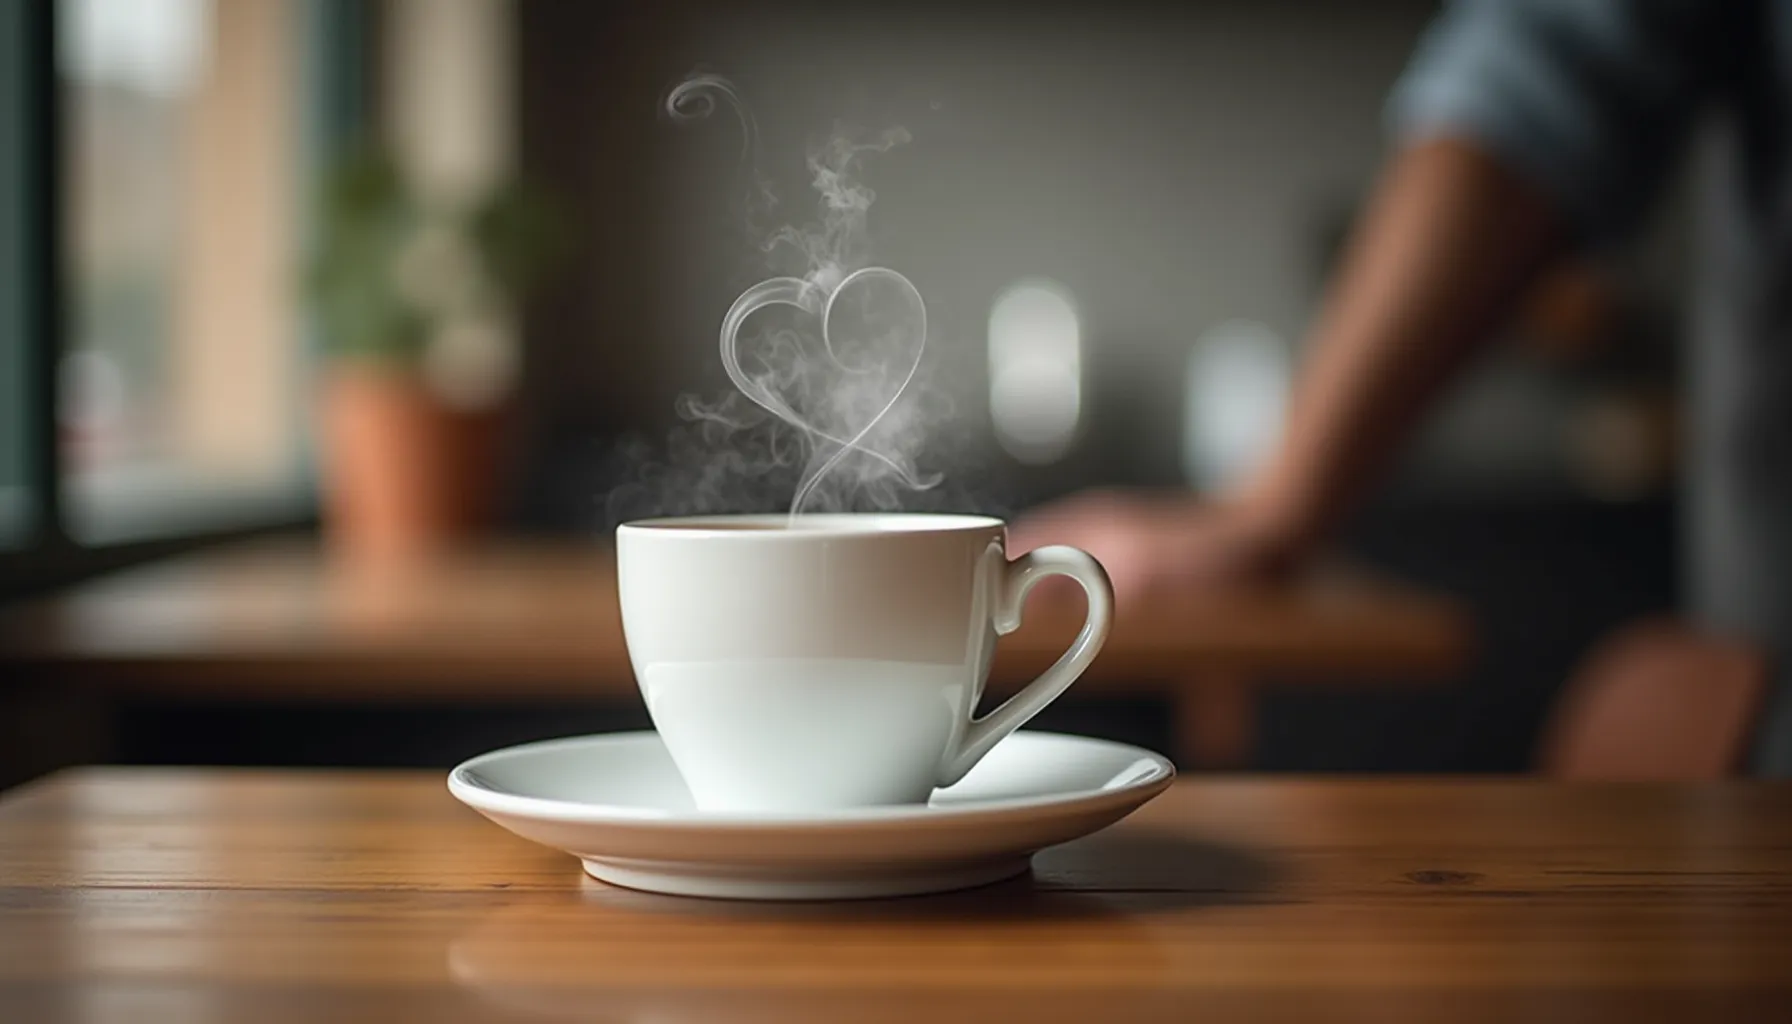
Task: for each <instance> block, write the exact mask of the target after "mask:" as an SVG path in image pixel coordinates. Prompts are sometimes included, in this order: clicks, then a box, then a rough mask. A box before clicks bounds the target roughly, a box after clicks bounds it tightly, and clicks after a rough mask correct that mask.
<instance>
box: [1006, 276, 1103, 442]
mask: <svg viewBox="0 0 1792 1024" xmlns="http://www.w3.org/2000/svg"><path fill="white" fill-rule="evenodd" d="M1082 389H1083V368H1082V325H1081V323H1080V321H1079V320H1078V319H1077V313H1076V306H1075V305H1074V304H1073V303H1072V301H1071V298H1070V292H1069V291H1068V290H1067V289H1065V288H1064V287H1063V286H1062V285H1059V284H1056V283H1054V282H1051V281H1022V282H1020V283H1018V284H1016V285H1014V286H1012V287H1010V288H1009V289H1008V290H1007V291H1004V292H1003V293H1002V294H1001V295H1000V296H999V297H997V299H996V301H995V305H994V306H992V307H991V308H990V311H989V415H990V419H991V420H993V421H994V424H995V430H996V440H997V441H999V442H1000V443H1001V445H1002V448H1003V449H1004V450H1005V451H1007V452H1008V454H1010V455H1012V456H1014V457H1015V458H1016V459H1018V460H1020V461H1021V462H1026V463H1032V464H1044V463H1049V462H1053V461H1056V460H1057V459H1059V458H1061V457H1062V456H1063V455H1064V453H1065V452H1066V451H1068V450H1069V448H1070V444H1071V442H1072V441H1074V440H1075V439H1076V428H1077V423H1078V421H1079V420H1080V418H1081V415H1082V401H1083V397H1082V396H1083V391H1082Z"/></svg>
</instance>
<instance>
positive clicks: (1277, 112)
mask: <svg viewBox="0 0 1792 1024" xmlns="http://www.w3.org/2000/svg"><path fill="white" fill-rule="evenodd" d="M593 6H596V5H556V4H551V3H543V2H541V0H536V2H534V3H530V4H526V5H524V11H523V17H524V19H525V23H524V31H523V33H522V37H523V40H524V47H525V51H524V61H523V66H524V68H525V82H524V103H525V145H526V147H528V149H529V151H530V153H531V154H532V157H533V162H534V163H535V165H536V166H540V167H543V168H545V169H546V170H547V171H548V173H549V174H550V175H551V176H553V177H554V178H555V179H556V180H557V183H558V184H560V185H561V186H562V187H563V188H566V187H570V188H573V189H575V190H576V191H577V195H578V198H579V199H580V201H581V203H582V206H583V210H582V216H584V217H585V218H587V221H586V227H587V228H588V229H590V230H591V231H592V232H594V233H595V234H596V235H597V241H596V242H595V244H594V246H593V250H592V251H591V252H589V253H587V254H586V258H585V260H584V262H583V263H582V264H581V266H580V268H579V270H578V273H577V274H576V275H574V276H575V281H573V282H571V284H570V286H569V287H567V288H564V289H562V293H561V294H560V295H558V296H557V297H556V298H555V299H554V300H553V302H552V303H551V304H550V306H549V307H547V309H546V310H545V311H544V313H543V315H542V316H538V317H537V319H536V329H535V331H534V334H535V338H534V341H535V350H534V360H533V367H532V369H533V372H534V380H533V384H532V387H533V393H534V394H535V395H536V396H537V397H539V398H540V399H541V400H542V408H541V409H539V410H538V411H537V415H539V416H545V417H547V418H549V419H553V418H556V417H557V418H558V419H559V421H560V422H561V423H562V424H566V423H571V424H577V425H578V426H577V427H575V429H583V428H584V427H585V426H590V427H591V428H592V429H598V430H601V429H612V428H616V427H619V426H623V425H639V424H644V423H649V422H652V421H654V420H656V419H657V420H662V421H663V420H664V419H666V418H668V417H669V414H670V410H671V405H672V401H673V398H674V397H675V396H676V394H678V393H679V392H680V391H685V390H693V389H695V390H704V391H711V392H713V391H715V390H717V389H719V388H721V387H722V386H723V384H724V383H725V382H723V381H722V378H721V374H720V371H719V368H718V367H716V365H715V361H716V360H715V356H714V334H715V328H716V325H717V323H718V321H719V319H720V317H721V315H722V313H723V311H724V310H725V309H726V308H727V306H728V304H729V302H730V301H731V300H732V299H733V297H734V295H735V294H736V293H737V292H738V290H739V289H740V288H741V287H742V286H743V285H744V284H747V283H750V282H751V281H753V280H756V279H757V277H758V276H761V274H760V273H759V272H760V271H761V270H762V268H763V263H762V262H760V260H761V259H762V258H761V257H759V256H758V254H757V253H755V252H754V250H753V249H752V248H751V246H750V245H749V244H748V241H749V238H748V233H747V232H746V231H745V230H744V226H743V225H742V224H741V222H740V218H739V216H738V215H737V214H736V212H735V211H734V210H732V209H731V207H730V203H731V201H732V200H733V199H734V198H735V197H737V196H738V195H739V194H740V193H739V189H740V177H739V175H738V173H737V171H738V169H737V167H736V166H735V165H734V158H735V156H736V155H737V150H736V147H737V145H738V135H737V134H736V130H735V128H734V126H733V125H732V124H731V123H730V122H729V121H727V120H725V119H721V120H717V121H715V122H713V123H709V124H699V125H674V124H671V123H668V122H666V121H663V120H661V119H658V118H657V117H656V116H655V102H656V99H657V97H658V95H659V94H661V93H662V92H663V90H665V89H666V88H667V87H669V86H670V85H672V84H673V83H675V82H677V81H678V80H679V79H680V78H681V77H682V76H683V75H684V74H685V73H686V72H688V71H689V70H690V69H691V68H692V67H693V66H695V65H698V64H702V65H704V66H706V67H708V68H711V69H714V70H716V71H718V72H722V73H724V74H727V75H728V76H729V77H731V78H733V79H734V80H735V81H736V82H737V83H738V84H739V85H740V86H741V87H742V89H743V90H744V91H745V93H746V94H747V96H748V98H749V100H750V101H751V103H752V105H753V110H754V113H755V115H756V117H757V118H758V121H759V125H760V128H761V132H762V161H763V164H764V166H765V167H766V169H767V170H768V171H770V172H772V173H773V175H774V178H775V181H776V183H777V185H778V190H779V193H780V195H781V196H782V197H783V198H784V199H785V201H786V203H785V207H784V212H785V213H787V214H789V213H795V212H797V211H801V212H803V213H804V214H807V213H809V212H810V211H812V209H813V206H812V205H811V203H810V198H811V197H810V194H809V193H808V192H807V191H806V189H805V187H804V181H805V176H804V172H803V167H802V160H803V155H804V150H805V145H806V142H807V140H808V139H810V138H811V137H813V136H815V135H816V134H818V133H823V132H826V131H827V130H829V128H830V126H831V125H832V123H833V122H834V120H835V119H845V120H847V121H850V122H853V123H856V124H859V125H863V126H865V127H868V128H882V127H886V126H889V125H895V124H900V125H902V126H904V127H906V128H907V129H908V130H909V131H910V132H911V133H912V135H913V141H912V143H910V144H909V145H907V146H906V147H903V148H902V149H899V150H897V151H894V152H892V153H890V154H888V155H885V156H882V157H873V158H872V159H871V162H870V163H869V164H868V165H867V166H868V175H867V177H868V179H869V181H870V183H871V184H872V185H873V186H874V187H875V188H876V190H877V192H878V198H877V201H876V204H875V206H874V208H873V210H872V216H871V234H872V244H873V248H874V252H875V255H876V257H877V259H878V262H882V263H885V264H887V265H889V266H892V267H894V268H896V269H899V270H901V271H903V272H904V273H906V274H907V275H909V276H910V277H911V278H912V279H913V280H914V281H915V283H916V284H917V286H918V287H919V288H920V289H921V291H922V293H923V294H924V295H925V297H926V299H927V301H928V303H929V308H930V311H931V313H932V315H933V322H934V324H935V331H934V339H935V345H936V348H935V350H934V358H935V359H937V360H939V363H938V367H937V368H938V369H940V370H942V371H943V374H942V376H943V378H944V379H946V380H949V381H950V382H951V387H952V388H953V389H954V391H955V392H956V394H955V395H954V397H955V399H956V400H957V401H958V403H959V406H960V412H961V413H962V414H963V415H964V417H965V422H967V423H969V424H972V425H974V427H975V429H977V430H981V431H986V430H987V426H986V415H985V414H984V413H983V409H984V405H983V403H984V401H985V397H984V388H985V387H986V374H985V369H984V365H985V364H984V360H985V354H984V350H983V347H982V345H983V327H984V318H985V317H986V315H987V312H988V308H989V304H990V302H991V301H992V300H993V298H994V297H995V296H996V294H997V293H998V292H999V291H1000V290H1001V289H1002V288H1003V287H1004V286H1006V285H1007V284H1008V283H1010V282H1012V281H1013V280H1015V279H1016V278H1020V277H1024V276H1030V275H1045V276H1049V277H1052V278H1056V279H1058V280H1059V281H1061V282H1062V283H1063V284H1065V285H1067V286H1068V287H1069V288H1070V290H1071V291H1072V292H1073V293H1074V294H1075V296H1076V298H1077V300H1078V303H1079V305H1080V307H1081V311H1082V314H1083V321H1084V329H1085V339H1086V341H1085V345H1086V352H1087V353H1088V359H1089V363H1090V366H1089V371H1088V372H1089V373H1090V375H1091V377H1092V380H1091V384H1092V388H1093V391H1094V392H1095V394H1094V402H1095V408H1093V409H1092V410H1091V412H1092V414H1093V415H1094V417H1095V420H1096V422H1095V424H1094V426H1095V428H1096V429H1095V430H1094V431H1093V432H1092V435H1091V436H1090V437H1089V438H1088V441H1087V443H1086V444H1085V445H1084V449H1085V450H1084V451H1082V452H1080V453H1079V454H1078V455H1077V457H1075V458H1073V459H1072V460H1071V462H1070V463H1069V464H1068V465H1067V466H1066V467H1064V468H1062V469H1061V470H1060V471H1059V472H1058V473H1057V474H1056V476H1055V477H1052V479H1051V481H1050V482H1051V483H1052V484H1053V485H1055V486H1056V485H1068V484H1069V483H1073V482H1076V481H1075V480H1072V479H1066V477H1084V476H1099V475H1107V476H1115V475H1127V474H1131V475H1135V476H1136V475H1143V476H1146V477H1154V476H1162V475H1164V474H1165V473H1166V472H1169V471H1168V470H1166V468H1165V467H1166V465H1167V466H1173V465H1174V463H1175V460H1176V453H1175V451H1174V448H1175V444H1176V437H1177V430H1178V421H1177V417H1178V411H1177V410H1178V408H1179V406H1178V401H1179V383H1180V380H1181V370H1180V367H1181V364H1182V359H1183V354H1184V353H1185V352H1186V350H1187V346H1188V345H1189V343H1190V342H1191V341H1192V340H1193V339H1194V337H1195V336H1196V335H1197V334H1198V333H1199V332H1200V331H1202V330H1203V329H1204V328H1206V327H1208V326H1210V325H1212V324H1215V323H1218V322H1220V321H1223V320H1227V319H1231V318H1235V317H1245V318H1250V319H1254V320H1259V321H1262V322H1264V323H1266V324H1268V325H1270V326H1271V327H1273V328H1274V329H1275V330H1276V331H1278V332H1280V333H1281V334H1283V335H1284V336H1286V337H1289V338H1290V339H1295V338H1298V335H1299V333H1300V331H1301V330H1302V328H1303V326H1304V324H1305V323H1306V321H1307V319H1308V316H1309V315H1310V311H1311V309H1312V306H1313V304H1314V301H1315V298H1316V288H1317V282H1318V274H1319V262H1320V259H1321V256H1322V252H1323V249H1324V245H1325V242H1326V235H1327V232H1328V229H1330V228H1331V227H1333V226H1335V222H1336V220H1337V218H1339V217H1340V216H1341V215H1342V214H1343V212H1345V211H1347V210H1348V208H1349V205H1350V204H1351V203H1352V202H1353V201H1354V200H1355V199H1356V198H1357V197H1358V196H1359V194H1360V192H1361V190H1362V189H1363V188H1364V187H1365V186H1366V185H1367V184H1368V182H1369V181H1370V180H1371V178H1372V175H1373V172H1374V170H1375V167H1376V165H1377V163H1378V160H1379V159H1380V156H1381V154H1382V152H1383V147H1384V145H1385V141H1386V140H1385V135H1384V132H1383V129H1382V124H1381V104H1382V101H1383V98H1384V96H1385V94H1386V92H1387V90H1388V87H1389V86H1390V84H1391V83H1392V81H1393V79H1394V78H1395V76H1396V75H1397V73H1398V71H1399V69H1400V68H1401V66H1402V63H1403V61H1404V59H1405V56H1406V54H1407V52H1408V51H1409V50H1410V48H1411V46H1412V44H1413V42H1414V40H1415V38H1416V36H1417V34H1418V33H1419V31H1420V30H1421V28H1422V27H1423V25H1424V22H1425V20H1426V18H1427V17H1428V16H1429V14H1430V13H1431V11H1432V10H1433V8H1434V5H1433V4H1430V3H1418V2H1398V3H1394V2H1386V3H1373V4H1328V3H1300V2H1266V3H1237V2H1228V3H1212V2H1208V3H1194V4H1189V5H1187V6H1186V7H1185V8H1180V9H1173V10H1169V11H1157V10H1153V9H1152V8H1151V7H1149V6H1145V5H1128V4H1124V3H1122V4H1108V5H1085V6H1083V7H1081V8H1075V9H1067V10H1065V11H1064V12H1062V13H1060V12H1058V11H1056V10H1049V9H1046V5H1035V6H1034V8H1032V9H1028V8H1023V7H1019V6H1013V5H1000V6H997V5H987V4H986V5H962V6H964V7H970V8H972V9H971V10H964V9H951V8H944V7H942V8H940V9H938V10H933V9H929V8H928V7H927V6H926V5H922V6H920V7H916V6H913V5H910V6H908V7H906V8H904V9H903V11H902V12H900V13H890V12H888V11H884V12H877V11H873V10H872V9H870V8H869V7H863V6H857V5H851V4H848V5H844V6H842V5H839V4H836V5H832V6H830V7H827V8H797V9H788V8H781V9H780V10H778V11H776V12H772V11H765V10H758V11H755V10H753V8H762V7H765V6H766V5H711V6H707V7H705V6H703V5H699V7H697V8H695V9H693V8H679V9H677V10H676V11H670V12H668V11H658V10H653V9H650V8H649V7H648V6H647V5H640V6H638V7H635V8H633V13H628V14H623V15H618V14H615V13H604V12H599V11H593V10H592V9H591V8H592V7H593ZM568 8H574V9H568ZM576 8H583V10H576ZM743 8H744V9H743ZM597 406H602V407H603V408H602V410H601V411H600V410H598V409H597V408H595V407H597ZM1152 438H1155V439H1156V440H1157V444H1158V445H1160V446H1161V447H1162V449H1163V451H1162V452H1160V453H1158V455H1156V456H1154V457H1153V458H1154V459H1155V461H1153V458H1148V459H1146V460H1144V463H1137V460H1132V461H1129V460H1128V459H1127V458H1125V457H1123V452H1125V451H1130V450H1131V448H1132V447H1133V446H1132V444H1131V442H1132V441H1134V440H1137V439H1152ZM1048 476H1051V475H1050V474H1048Z"/></svg>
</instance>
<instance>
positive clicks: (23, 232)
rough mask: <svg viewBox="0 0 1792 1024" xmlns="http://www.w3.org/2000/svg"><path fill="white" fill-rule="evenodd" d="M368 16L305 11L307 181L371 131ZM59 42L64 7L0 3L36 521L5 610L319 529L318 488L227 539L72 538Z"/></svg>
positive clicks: (18, 559) (357, 4)
mask: <svg viewBox="0 0 1792 1024" xmlns="http://www.w3.org/2000/svg"><path fill="white" fill-rule="evenodd" d="M371 6H372V5H369V4H366V3H363V2H361V0H307V2H306V5H305V20H306V24H305V25H304V32H305V34H306V37H307V40H308V42H309V43H310V44H311V45H309V46H307V47H306V56H305V59H304V62H303V67H304V72H303V81H302V82H301V84H300V90H301V97H302V103H303V104H304V107H305V110H304V112H303V117H302V131H303V133H304V147H303V150H304V158H305V160H306V162H307V164H308V165H309V166H308V171H313V172H314V171H316V170H318V169H320V168H322V167H324V166H326V165H328V164H329V163H331V162H333V161H334V160H335V159H337V157H338V156H339V154H341V153H342V152H343V151H344V150H345V149H346V148H347V147H348V146H350V145H351V144H352V143H353V141H354V140H355V139H356V138H357V137H358V136H359V135H360V134H361V133H362V132H363V131H364V130H365V127H366V124H367V111H368V108H369V103H368V96H369V89H368V83H369V82H370V81H371V80H372V77H371V75H370V74H369V69H368V65H367V62H368V59H369V55H370V54H371V52H372V47H371V46H370V45H369V37H370V30H371V28H372V26H371V23H370V15H371V12H370V11H369V8H370V7H371ZM56 43H57V26H56V3H55V0H17V2H8V3H5V4H0V103H3V104H7V105H8V106H9V107H11V108H12V109H13V110H16V111H17V112H18V115H19V116H18V121H17V123H18V126H19V135H20V139H19V142H20V143H21V145H20V146H19V148H18V149H17V151H16V152H17V153H18V160H17V164H18V167H19V174H18V176H17V178H16V191H17V194H15V195H11V196H5V197H3V198H0V202H3V203H5V204H8V205H11V206H12V207H13V208H15V209H18V210H20V211H21V212H22V214H23V216H22V217H19V218H6V219H4V220H0V233H8V237H0V245H16V246H18V247H19V249H18V252H19V255H20V257H21V259H20V263H21V270H22V273H21V275H20V279H19V287H18V288H17V289H16V292H15V293H12V294H4V295H0V331H16V332H18V334H19V336H20V337H21V338H22V340H23V344H22V345H21V346H20V350H21V351H20V355H21V358H22V361H23V363H24V367H23V369H24V378H25V380H24V388H23V391H24V395H25V407H26V408H25V416H24V434H25V460H24V468H25V481H26V485H27V488H28V489H29V492H30V498H29V500H30V502H31V504H32V505H33V507H34V511H35V514H34V515H32V516H31V517H30V519H29V522H28V524H27V532H26V534H25V535H24V537H23V539H22V540H21V541H20V542H19V543H18V544H16V545H15V546H12V547H7V548H3V549H0V602H3V601H7V600H9V599H12V598H16V597H20V596H24V595H28V594H31V593H34V592H37V591H41V590H44V589H47V588H50V587H55V586H61V585H66V584H68V583H72V582H75V581H78V580H80V579H83V578H86V577H89V576H94V575H97V574H100V573H103V572H107V571H110V570H114V569H119V568H123V567H125V566H129V565H133V564H136V563H139V562H144V561H148V560H151V559H155V558H160V557H165V556H168V555H171V554H176V553H179V552H182V551H189V550H193V549H195V548H199V547H203V546H206V545H210V544H216V543H220V542H223V541H228V540H234V539H239V538H243V537H248V536H254V535H257V534H264V533H269V532H273V531H282V530H293V529H299V528H307V527H313V526H315V525H316V521H317V513H316V504H317V503H316V495H315V487H314V486H312V487H308V490H309V491H310V492H311V493H310V495H309V497H310V500H308V501H307V502H306V503H305V506H306V507H305V508H303V509H302V510H301V511H299V512H297V513H296V514H294V515H290V516H278V517H271V518H267V519H264V520H261V521H257V522H251V523H244V524H241V525H238V526H233V527H230V528H228V529H217V530H204V531H195V532H189V533H183V534H175V535H169V536H166V537H157V538H155V539H151V540H132V541H123V542H119V543H113V544H91V545H90V544H84V543H82V542H80V541H77V540H76V539H75V538H74V537H73V536H72V535H71V534H70V532H69V530H68V528H67V526H66V517H65V515H64V509H63V503H62V494H61V492H62V457H61V452H60V450H59V447H58V444H57V425H56V367H57V363H58V360H59V358H60V356H61V354H62V352H63V350H64V343H65V338H66V333H65V330H66V323H65V318H64V310H63V305H64V302H65V301H66V293H65V291H64V279H63V268H64V262H63V244H62V242H63V239H62V220H63V206H62V199H63V197H62V170H63V168H62V161H63V148H62V143H63V137H62V125H63V121H62V118H63V109H62V104H61V101H60V100H61V97H60V83H59V80H58V77H57V74H58V72H57V66H56V54H57V47H56ZM0 123H4V122H0ZM6 141H7V142H9V143H10V142H11V141H12V140H6ZM313 176H314V175H312V174H307V177H308V178H311V177H313ZM6 184H14V183H6ZM305 219H306V221H307V222H308V221H309V218H305ZM9 223H10V225H11V226H10V227H9V226H8V225H9ZM309 242H310V240H309V238H306V239H305V243H306V244H309ZM300 337H301V338H303V339H305V342H306V343H307V344H309V345H313V347H314V348H315V341H314V339H315V331H314V330H312V329H311V327H310V325H309V324H303V323H302V324H301V326H300ZM305 468H306V471H307V475H308V476H314V474H312V473H311V472H310V471H311V460H310V459H309V458H307V459H306V460H305Z"/></svg>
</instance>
